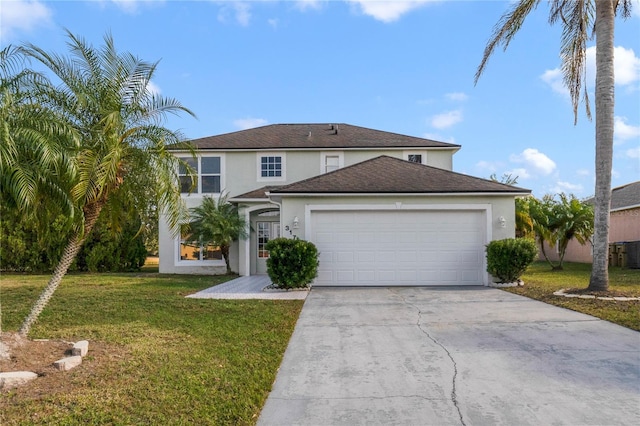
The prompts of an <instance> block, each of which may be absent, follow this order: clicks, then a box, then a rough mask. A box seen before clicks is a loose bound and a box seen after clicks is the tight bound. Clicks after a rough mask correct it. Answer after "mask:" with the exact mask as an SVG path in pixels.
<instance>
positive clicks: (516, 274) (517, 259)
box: [487, 238, 538, 283]
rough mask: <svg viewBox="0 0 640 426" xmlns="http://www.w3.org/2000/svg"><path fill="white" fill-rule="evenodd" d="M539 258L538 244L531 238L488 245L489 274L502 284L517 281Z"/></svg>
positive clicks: (511, 239)
mask: <svg viewBox="0 0 640 426" xmlns="http://www.w3.org/2000/svg"><path fill="white" fill-rule="evenodd" d="M537 256H538V249H537V247H536V243H535V242H534V241H533V240H531V239H529V238H507V239H504V240H495V241H491V242H490V243H489V244H488V245H487V272H489V273H490V274H491V275H493V276H494V277H495V278H498V280H499V282H501V283H512V282H515V281H517V280H518V279H519V278H520V277H521V276H522V274H523V273H524V271H525V270H526V269H527V267H528V266H529V265H531V263H533V261H534V260H535V259H536V257H537Z"/></svg>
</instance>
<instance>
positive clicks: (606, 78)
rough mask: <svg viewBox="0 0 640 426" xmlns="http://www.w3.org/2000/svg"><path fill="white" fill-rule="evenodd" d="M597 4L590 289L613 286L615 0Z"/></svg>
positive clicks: (598, 289) (602, 1) (597, 289)
mask: <svg viewBox="0 0 640 426" xmlns="http://www.w3.org/2000/svg"><path fill="white" fill-rule="evenodd" d="M595 4H596V164H595V173H596V186H595V197H594V203H595V205H594V231H595V232H594V238H593V266H592V268H591V278H590V280H589V290H594V291H606V290H608V288H609V270H608V268H609V257H608V248H609V214H610V209H611V167H612V163H613V118H614V109H613V108H614V91H615V87H614V84H615V79H614V77H615V76H614V68H613V30H614V25H615V21H614V20H615V15H614V4H613V0H597V1H596V2H595Z"/></svg>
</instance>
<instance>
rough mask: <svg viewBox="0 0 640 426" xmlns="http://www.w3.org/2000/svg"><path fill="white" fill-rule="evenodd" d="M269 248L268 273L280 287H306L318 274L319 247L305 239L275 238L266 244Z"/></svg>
mask: <svg viewBox="0 0 640 426" xmlns="http://www.w3.org/2000/svg"><path fill="white" fill-rule="evenodd" d="M265 248H266V249H267V250H269V258H268V259H267V274H269V278H271V282H272V283H273V284H274V285H275V286H276V287H278V288H283V289H292V288H304V287H308V286H309V284H311V281H313V279H314V278H315V277H316V276H318V249H317V248H316V246H315V245H314V244H313V243H311V242H309V241H304V240H298V239H289V238H275V239H273V240H270V241H269V242H268V243H267V245H266V246H265Z"/></svg>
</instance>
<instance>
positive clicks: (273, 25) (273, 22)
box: [267, 18, 279, 29]
mask: <svg viewBox="0 0 640 426" xmlns="http://www.w3.org/2000/svg"><path fill="white" fill-rule="evenodd" d="M267 23H268V24H269V25H270V26H271V28H274V29H276V28H278V23H279V21H278V19H276V18H271V19H267Z"/></svg>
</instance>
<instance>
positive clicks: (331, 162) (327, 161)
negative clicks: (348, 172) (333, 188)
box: [324, 155, 340, 173]
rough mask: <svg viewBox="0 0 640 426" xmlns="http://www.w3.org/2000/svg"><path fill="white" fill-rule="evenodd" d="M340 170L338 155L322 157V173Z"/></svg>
mask: <svg viewBox="0 0 640 426" xmlns="http://www.w3.org/2000/svg"><path fill="white" fill-rule="evenodd" d="M339 168H340V157H339V156H338V155H327V156H326V157H324V172H325V173H329V172H332V171H334V170H338V169H339Z"/></svg>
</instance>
